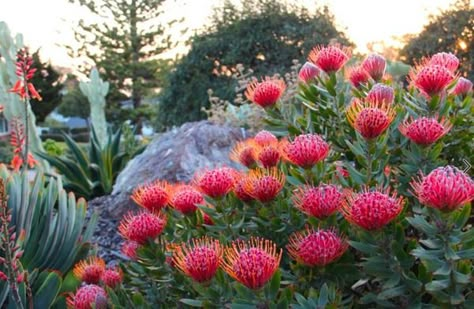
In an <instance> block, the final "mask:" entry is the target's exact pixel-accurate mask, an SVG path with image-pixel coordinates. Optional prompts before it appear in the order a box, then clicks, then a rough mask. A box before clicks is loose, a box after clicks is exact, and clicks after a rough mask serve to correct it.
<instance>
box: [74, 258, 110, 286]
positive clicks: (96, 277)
mask: <svg viewBox="0 0 474 309" xmlns="http://www.w3.org/2000/svg"><path fill="white" fill-rule="evenodd" d="M104 271H105V262H104V260H103V259H101V258H99V257H95V256H94V257H90V258H88V259H87V260H82V261H80V262H79V263H77V264H76V266H74V269H73V274H74V276H75V277H76V278H77V279H79V280H80V281H82V282H85V283H87V284H98V283H99V281H100V279H101V276H102V274H103V273H104Z"/></svg>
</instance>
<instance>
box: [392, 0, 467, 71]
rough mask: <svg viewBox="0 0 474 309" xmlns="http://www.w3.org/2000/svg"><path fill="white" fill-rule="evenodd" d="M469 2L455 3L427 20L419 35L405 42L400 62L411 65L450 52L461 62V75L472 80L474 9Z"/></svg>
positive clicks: (462, 0)
mask: <svg viewBox="0 0 474 309" xmlns="http://www.w3.org/2000/svg"><path fill="white" fill-rule="evenodd" d="M470 2H471V1H470V0H458V1H456V2H455V3H454V4H453V5H452V6H451V7H450V8H449V9H446V10H444V11H441V13H440V14H439V15H435V16H430V20H429V22H428V24H427V25H425V27H424V28H423V30H422V31H421V33H419V34H416V35H411V36H408V37H407V38H406V40H407V43H406V46H405V47H404V48H403V49H402V50H401V51H400V58H401V60H404V61H407V62H408V63H410V64H413V62H414V60H415V59H420V58H421V57H424V56H428V55H432V54H434V53H436V52H442V51H446V52H452V53H454V54H455V55H456V56H457V57H458V58H459V60H460V61H461V71H462V72H463V73H464V74H465V76H467V78H469V79H470V80H474V67H473V62H474V8H473V7H472V6H471V4H470Z"/></svg>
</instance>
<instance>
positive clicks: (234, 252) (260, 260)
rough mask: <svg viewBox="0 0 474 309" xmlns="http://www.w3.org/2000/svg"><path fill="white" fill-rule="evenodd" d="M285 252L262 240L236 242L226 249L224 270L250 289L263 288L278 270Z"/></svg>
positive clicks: (253, 239)
mask: <svg viewBox="0 0 474 309" xmlns="http://www.w3.org/2000/svg"><path fill="white" fill-rule="evenodd" d="M282 253H283V251H282V250H281V249H280V250H277V248H276V245H275V243H273V242H272V241H270V240H266V239H262V238H253V237H252V238H250V240H248V241H235V242H234V243H232V246H230V247H228V248H226V249H225V253H224V261H223V263H222V268H223V269H224V270H225V271H226V272H227V273H228V274H229V275H230V276H231V277H232V278H234V279H235V280H237V281H239V282H240V283H242V284H243V285H245V286H246V287H248V288H249V289H253V290H257V289H260V288H261V287H263V286H264V285H265V284H266V283H267V282H268V280H270V279H271V277H272V276H273V274H274V273H275V272H276V270H277V269H278V266H279V264H280V260H281V256H282Z"/></svg>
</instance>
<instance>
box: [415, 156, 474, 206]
mask: <svg viewBox="0 0 474 309" xmlns="http://www.w3.org/2000/svg"><path fill="white" fill-rule="evenodd" d="M411 186H412V188H413V192H414V195H415V196H416V197H417V198H418V200H419V201H420V203H421V204H423V205H426V206H428V207H432V208H436V209H439V210H441V211H445V212H449V211H453V210H456V209H458V208H460V207H462V206H463V205H465V204H467V203H469V202H470V201H472V200H473V199H474V181H473V180H472V179H471V177H469V176H468V175H467V174H466V173H465V172H463V171H461V170H459V169H458V168H456V167H454V166H450V165H448V166H445V167H438V168H436V169H434V170H433V171H432V172H431V173H429V174H428V175H427V176H423V175H422V176H421V177H420V179H418V180H413V181H412V183H411Z"/></svg>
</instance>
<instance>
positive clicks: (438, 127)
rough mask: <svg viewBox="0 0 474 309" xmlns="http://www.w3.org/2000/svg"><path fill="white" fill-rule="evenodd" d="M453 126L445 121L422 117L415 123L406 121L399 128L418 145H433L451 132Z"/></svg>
mask: <svg viewBox="0 0 474 309" xmlns="http://www.w3.org/2000/svg"><path fill="white" fill-rule="evenodd" d="M451 128H452V124H451V123H450V122H449V121H448V120H445V119H441V121H438V119H436V118H426V117H421V118H418V119H416V120H415V121H413V120H410V121H404V122H403V123H401V124H400V125H399V126H398V129H399V130H400V132H401V133H402V134H403V135H405V136H406V137H407V138H409V139H410V140H411V141H413V142H414V143H416V144H418V145H424V146H426V145H431V144H433V143H435V142H436V141H437V140H439V139H440V138H441V137H443V136H444V135H445V134H446V133H448V132H449V130H451Z"/></svg>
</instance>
